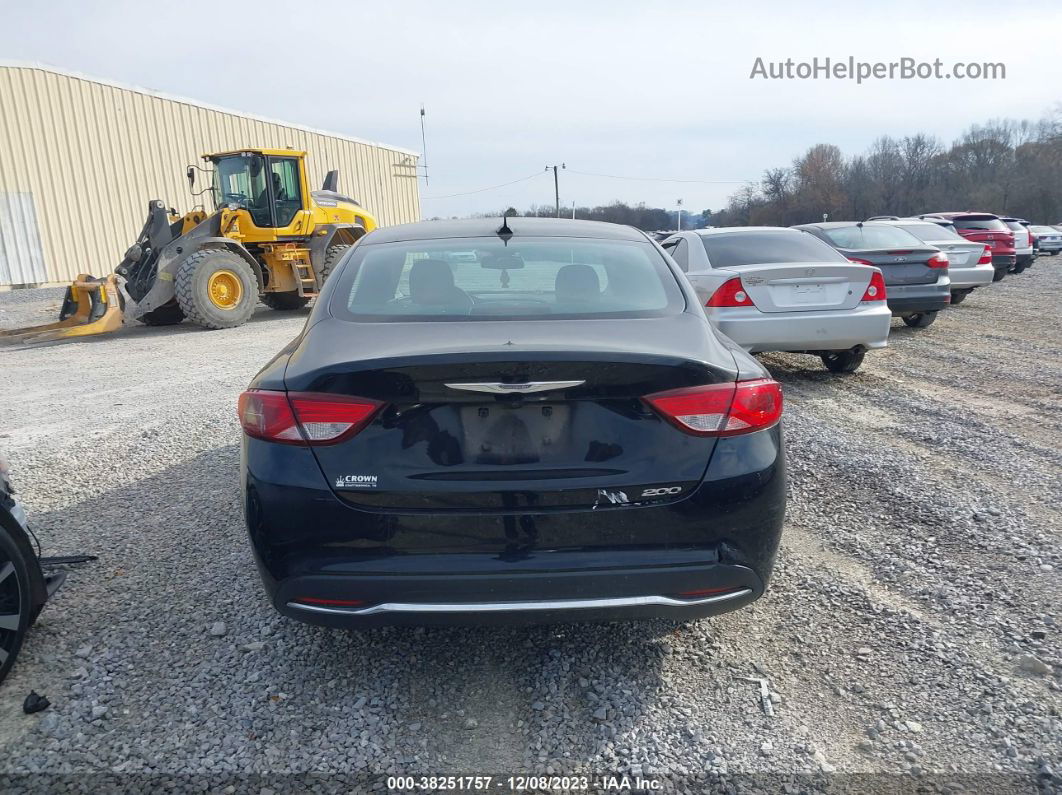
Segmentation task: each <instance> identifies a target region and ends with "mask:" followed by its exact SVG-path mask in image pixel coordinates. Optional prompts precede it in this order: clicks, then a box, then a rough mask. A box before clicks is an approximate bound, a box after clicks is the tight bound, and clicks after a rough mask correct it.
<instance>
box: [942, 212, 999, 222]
mask: <svg viewBox="0 0 1062 795" xmlns="http://www.w3.org/2000/svg"><path fill="white" fill-rule="evenodd" d="M926 215H935V216H937V217H939V218H946V219H947V220H949V221H954V220H955V219H956V218H969V217H971V216H974V217H978V216H984V217H981V220H982V221H988V220H991V219H993V218H999V216H998V215H996V214H995V213H983V212H981V211H979V210H962V211H960V212H946V213H926Z"/></svg>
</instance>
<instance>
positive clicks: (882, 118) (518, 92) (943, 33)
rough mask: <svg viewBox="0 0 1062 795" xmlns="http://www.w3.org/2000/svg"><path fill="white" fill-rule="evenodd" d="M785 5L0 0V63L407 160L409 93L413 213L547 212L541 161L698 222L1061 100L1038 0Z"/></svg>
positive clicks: (568, 195) (599, 195)
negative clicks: (919, 69) (829, 157)
mask: <svg viewBox="0 0 1062 795" xmlns="http://www.w3.org/2000/svg"><path fill="white" fill-rule="evenodd" d="M796 5H797V4H794V3H784V2H778V3H770V2H760V3H757V2H744V3H736V2H732V1H731V2H725V3H721V2H711V0H701V1H700V2H670V3H664V4H650V3H645V2H623V1H622V0H619V1H614V2H596V1H593V0H586V1H582V2H573V1H572V0H568V1H567V2H552V1H551V0H539V1H538V2H533V3H531V2H526V1H524V2H503V1H502V0H492V1H491V2H482V3H480V2H460V0H452V2H435V3H427V2H390V3H380V2H372V3H366V2H355V1H354V0H349V1H348V2H323V3H315V4H305V5H304V4H299V3H297V2H291V0H288V1H287V2H284V3H277V2H272V0H269V1H263V2H243V3H220V2H218V3H209V4H208V3H202V4H199V3H196V2H186V3H177V4H170V7H165V6H164V5H163V4H156V3H143V2H135V3H124V2H123V3H119V2H111V3H108V2H102V1H101V2H98V3H93V4H85V3H69V2H65V0H60V1H59V2H52V3H49V4H48V7H47V8H48V13H45V12H44V11H43V10H42V7H41V6H39V5H36V6H35V5H33V4H28V3H18V4H17V5H16V4H15V3H14V2H13V0H0V14H2V19H3V24H2V25H0V58H7V59H19V60H30V61H41V62H45V63H49V64H53V65H56V66H61V67H64V68H67V69H73V70H76V71H80V72H84V73H87V74H90V75H93V76H97V77H104V78H109V79H112V80H117V81H120V82H125V83H133V84H136V85H139V86H145V87H149V88H153V89H156V90H159V91H165V92H168V93H172V94H180V95H183V96H187V97H191V98H194V99H198V100H201V101H204V102H210V103H214V104H217V105H223V106H226V107H230V108H233V109H237V110H242V111H247V112H251V113H257V114H260V115H265V116H271V117H275V118H278V119H282V120H285V121H290V122H296V123H300V124H305V125H309V126H312V127H318V128H322V129H325V130H334V131H337V132H343V133H347V134H350V135H355V136H358V137H362V138H367V139H370V140H376V141H382V142H386V143H391V144H395V145H399V146H403V147H407V148H410V149H415V150H417V151H419V150H420V148H421V144H420V127H419V118H418V112H419V107H420V103H421V102H423V103H424V104H425V106H426V108H427V123H428V164H429V167H430V176H431V181H430V184H429V185H427V186H424V184H423V182H422V183H421V194H422V206H423V211H424V214H425V216H434V215H444V216H445V215H462V214H466V213H469V212H478V211H490V210H495V209H500V208H504V207H505V206H507V205H510V204H512V205H515V206H516V207H517V208H520V209H524V208H526V207H528V206H530V205H531V204H552V203H553V181H552V178H551V177H550V176H547V175H546V174H545V172H544V170H543V169H544V167H545V166H546V165H551V164H553V163H561V162H564V163H567V165H568V167H569V169H570V170H569V171H568V172H562V174H561V200H562V202H563V203H565V204H568V205H569V206H570V203H571V201H572V200H575V201H577V202H578V203H579V204H580V205H590V204H598V203H604V202H608V201H610V200H612V199H622V200H625V201H628V202H631V203H633V202H638V201H644V202H646V203H648V204H650V205H657V206H665V207H671V208H673V207H674V206H675V201H676V199H678V198H680V197H681V198H683V199H684V200H685V202H684V204H685V207H687V208H688V209H690V210H691V211H694V212H697V211H700V210H701V209H704V208H706V207H709V208H713V209H716V208H719V207H721V206H723V205H724V204H725V201H726V197H727V196H728V195H729V194H730V193H732V192H733V191H734V190H736V189H737V188H738V187H740V183H741V182H742V181H744V180H749V179H754V180H755V179H758V178H759V177H760V175H761V174H762V171H763V169H764V168H767V167H771V166H778V165H785V164H788V163H789V162H790V161H791V160H792V158H793V157H794V156H796V155H798V154H799V153H801V152H802V151H803V150H804V149H806V148H807V147H808V146H810V145H812V144H815V143H822V142H828V143H836V144H838V145H839V146H841V148H842V149H844V150H845V152H846V153H851V152H854V151H861V150H863V149H864V148H865V147H866V146H868V145H869V144H870V143H871V141H872V140H873V139H874V138H876V137H877V136H879V135H882V134H890V135H896V136H902V135H905V134H909V133H914V132H920V131H924V132H928V133H932V134H935V135H937V136H939V137H940V138H942V139H943V140H944V141H945V142H946V143H950V142H951V140H952V139H953V138H954V137H955V136H957V135H958V134H959V133H960V132H961V131H962V130H963V129H965V128H966V127H967V126H969V125H970V124H972V123H976V122H984V121H987V120H988V119H990V118H999V117H1014V118H1030V119H1037V118H1040V117H1041V116H1042V115H1044V114H1045V113H1047V112H1048V111H1051V110H1053V109H1055V108H1057V106H1058V100H1059V98H1060V96H1062V94H1060V91H1059V88H1060V86H1062V57H1060V56H1059V53H1058V47H1059V45H1058V42H1059V40H1060V36H1062V3H1058V2H1057V0H1044V1H1043V2H1040V1H1036V2H1034V1H1032V0H1030V1H1028V2H1020V1H1019V2H1009V3H1006V4H1004V3H1000V2H998V0H996V1H994V2H977V1H976V0H973V1H971V0H966V1H965V2H962V3H958V4H947V3H945V4H934V3H926V2H925V0H920V2H910V3H909V2H898V1H897V0H890V2H888V3H870V4H868V5H867V7H866V8H865V9H864V8H857V7H856V6H855V4H854V3H838V4H837V5H836V8H835V10H827V9H826V4H825V3H816V4H814V7H815V8H817V9H819V10H817V11H814V12H812V11H806V10H805V11H802V10H799V9H797V8H796ZM809 7H810V6H809ZM314 9H316V10H317V14H318V15H317V16H314V15H313V14H311V13H309V12H310V11H311V10H314ZM271 11H272V14H271ZM757 56H759V57H762V58H763V59H764V60H765V61H783V60H785V59H786V58H793V59H794V60H796V61H802V60H810V59H811V58H813V57H815V56H818V57H819V58H820V59H821V58H825V57H831V58H833V59H835V60H841V59H847V58H848V57H849V56H854V57H855V58H856V59H858V60H865V61H891V60H896V59H898V58H900V57H903V56H909V57H911V58H914V59H917V60H919V61H932V60H933V59H934V58H940V59H941V60H943V61H944V63H945V68H949V67H950V66H951V64H952V63H954V62H959V61H961V62H972V61H977V62H982V61H991V62H1003V63H1004V64H1005V65H1006V75H1007V79H1006V80H995V81H985V80H955V79H951V80H944V79H931V80H907V81H903V80H898V79H896V80H877V81H870V82H866V83H864V84H862V85H857V84H856V83H855V82H854V81H838V80H803V81H802V80H785V81H765V80H750V79H749V73H750V71H751V69H752V66H753V63H754V61H755V59H756V58H757ZM247 143H248V144H249V145H253V144H254V143H255V142H253V141H249V142H247ZM572 171H580V172H587V173H594V174H611V175H617V176H623V177H655V178H671V179H677V180H678V179H682V180H703V181H727V180H731V181H733V183H734V184H701V183H697V182H687V183H677V182H654V181H637V180H629V179H608V178H604V177H591V176H584V175H582V174H575V173H572ZM532 174H535V175H537V176H535V177H533V178H532V179H529V180H525V181H523V182H519V183H517V184H515V185H511V186H509V187H505V188H500V189H497V190H491V191H484V192H480V193H475V194H473V195H468V196H455V197H452V198H442V197H446V196H449V195H450V194H456V193H464V192H466V191H474V190H477V189H479V188H483V187H486V186H490V185H497V184H499V183H505V182H510V181H513V180H517V179H520V178H523V177H528V176H529V175H532ZM348 188H349V189H350V190H352V191H353V192H355V193H356V186H348Z"/></svg>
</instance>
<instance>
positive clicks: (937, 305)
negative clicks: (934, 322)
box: [885, 277, 952, 317]
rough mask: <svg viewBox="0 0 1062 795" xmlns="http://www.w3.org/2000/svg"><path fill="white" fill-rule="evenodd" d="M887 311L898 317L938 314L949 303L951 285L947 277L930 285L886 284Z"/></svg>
mask: <svg viewBox="0 0 1062 795" xmlns="http://www.w3.org/2000/svg"><path fill="white" fill-rule="evenodd" d="M885 289H886V295H888V297H889V309H890V310H891V311H892V314H893V315H895V316H897V317H900V316H902V315H910V314H915V313H918V312H938V311H940V310H941V309H944V308H945V307H946V306H947V305H948V304H949V303H951V289H952V284H951V281H950V279H948V278H947V277H944V278H941V279H937V281H936V282H934V283H932V284H896V285H893V284H886V287H885Z"/></svg>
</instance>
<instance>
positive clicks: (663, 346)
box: [285, 314, 735, 513]
mask: <svg viewBox="0 0 1062 795" xmlns="http://www.w3.org/2000/svg"><path fill="white" fill-rule="evenodd" d="M440 327H443V328H444V329H445V331H446V332H447V333H446V335H445V339H446V340H447V342H446V343H444V344H441V343H440V342H439V340H440V339H441V338H443V337H442V335H441V334H440V333H439V332H440V330H441V329H440ZM639 328H643V329H644V333H641V334H639V333H638V332H639ZM669 331H670V333H668V332H669ZM311 334H314V335H315V336H316V340H315V342H314V344H313V345H303V346H300V348H299V349H296V351H295V353H294V354H293V356H292V358H291V362H290V363H289V366H288V369H287V373H286V375H285V381H286V384H287V388H288V389H289V390H291V391H306V392H325V393H331V394H342V395H348V396H357V397H363V398H371V399H373V400H378V401H381V402H383V403H384V404H385V405H384V407H383V408H382V409H381V410H380V412H379V413H378V414H377V415H376V417H375V418H374V420H373V422H372V423H371V424H370V425H369V426H368V427H366V428H365V429H364V430H362V431H361V432H360V433H358V434H357V435H356V436H354V437H353V438H351V439H349V440H347V441H344V442H341V443H339V444H335V445H330V446H319V447H315V448H314V454H315V456H316V458H317V461H318V463H319V464H320V467H321V470H322V472H323V474H324V476H325V477H326V478H327V480H328V482H329V484H330V486H331V487H332V488H333V490H334V491H335V492H336V494H337V495H338V496H339V497H340V498H341V499H343V500H345V501H346V502H348V503H350V504H352V505H356V506H359V507H362V508H366V509H370V510H398V511H404V512H408V511H432V512H439V511H472V512H477V513H482V512H491V511H494V512H513V511H527V510H532V511H550V510H565V509H567V510H571V509H580V508H582V509H586V508H591V509H595V510H596V509H602V510H604V509H609V508H621V507H624V506H630V505H636V504H640V503H646V502H657V501H668V500H677V499H681V498H682V497H683V496H684V495H686V494H688V493H689V492H690V491H691V490H692V488H693V487H694V486H695V485H696V484H697V483H699V482H700V480H701V478H702V476H703V474H704V471H705V469H706V467H707V465H708V462H709V459H710V457H711V454H712V450H713V449H714V440H713V439H711V438H705V437H697V436H692V435H688V434H685V433H683V432H681V431H679V430H677V429H676V428H675V427H674V426H672V425H671V424H669V423H668V422H666V421H664V420H663V419H662V418H661V417H660V416H658V415H657V414H656V413H655V412H654V411H653V410H652V409H651V408H649V406H648V405H647V404H646V403H645V402H644V401H643V400H642V398H643V397H645V396H646V395H649V394H653V393H656V392H661V391H665V390H669V389H676V388H681V387H688V386H695V385H699V384H710V383H719V382H725V381H733V380H734V379H735V372H734V371H733V370H728V369H724V368H720V367H719V366H717V365H710V364H708V362H711V361H727V360H731V361H732V357H730V356H729V354H724V355H723V356H720V355H719V350H718V346H719V343H718V342H717V341H716V340H715V339H714V338H711V336H710V335H708V334H706V333H705V329H704V326H703V323H702V322H701V321H700V319H699V318H696V317H693V316H691V315H688V314H683V315H679V316H676V317H675V318H673V319H669V320H668V321H664V322H662V321H661V320H659V319H654V320H653V321H652V322H651V323H645V322H644V321H640V320H622V321H619V320H584V321H558V322H553V323H544V322H541V321H526V322H517V321H508V322H501V323H499V322H483V323H447V324H439V323H410V324H405V323H403V324H393V323H388V324H363V323H348V322H341V321H327V322H325V323H322V324H319V325H318V326H317V327H315V328H314V329H313V330H312V331H311ZM363 335H364V336H363ZM359 340H365V342H364V343H363V344H360V345H359V344H358V341H359ZM429 340H430V341H429ZM684 340H687V341H684ZM373 348H375V350H376V351H377V352H378V354H379V355H373V354H372V353H371V352H370V350H371V349H373ZM406 351H416V353H406ZM661 451H666V453H667V454H666V455H663V456H662V455H661V454H660V453H661Z"/></svg>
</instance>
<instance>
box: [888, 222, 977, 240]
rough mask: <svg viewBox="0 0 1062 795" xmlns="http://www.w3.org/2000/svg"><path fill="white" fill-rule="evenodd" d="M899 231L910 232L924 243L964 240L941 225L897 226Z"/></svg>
mask: <svg viewBox="0 0 1062 795" xmlns="http://www.w3.org/2000/svg"><path fill="white" fill-rule="evenodd" d="M897 228H898V229H902V230H904V231H905V232H910V233H911V234H912V235H914V236H915V237H917V238H918V239H919V240H921V241H922V242H923V243H929V242H930V241H932V240H962V239H963V238H962V235H959V234H956V233H955V232H954V231H952V230H951V229H948V228H947V227H946V226H941V225H940V224H897Z"/></svg>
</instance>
